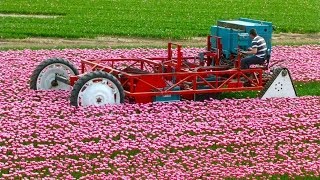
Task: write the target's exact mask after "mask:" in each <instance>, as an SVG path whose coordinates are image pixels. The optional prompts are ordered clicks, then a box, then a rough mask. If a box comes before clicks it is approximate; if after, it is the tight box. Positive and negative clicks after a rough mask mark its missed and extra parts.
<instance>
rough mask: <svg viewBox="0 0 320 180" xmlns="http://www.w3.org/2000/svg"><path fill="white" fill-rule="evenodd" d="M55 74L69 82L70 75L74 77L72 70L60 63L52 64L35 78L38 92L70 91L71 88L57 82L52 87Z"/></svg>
mask: <svg viewBox="0 0 320 180" xmlns="http://www.w3.org/2000/svg"><path fill="white" fill-rule="evenodd" d="M56 74H59V75H60V76H63V77H65V78H67V79H68V80H69V77H70V76H71V75H75V74H74V72H73V70H72V69H71V68H70V67H69V66H67V65H65V64H62V63H53V64H50V65H48V66H47V67H45V68H44V69H43V70H42V71H41V72H40V73H39V76H38V78H37V89H38V90H70V89H71V86H70V85H68V84H65V83H62V82H59V81H58V82H57V85H54V86H53V85H52V82H53V81H54V80H55V76H56Z"/></svg>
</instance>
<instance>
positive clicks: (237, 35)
mask: <svg viewBox="0 0 320 180" xmlns="http://www.w3.org/2000/svg"><path fill="white" fill-rule="evenodd" d="M250 29H256V31H257V33H258V35H259V36H261V37H263V38H264V39H265V40H266V43H267V47H268V53H269V54H270V53H271V38H272V30H273V28H272V23H271V22H266V21H259V20H253V19H247V18H240V19H238V20H226V21H225V20H219V21H218V23H217V25H216V26H212V27H211V29H210V35H212V36H219V37H221V42H222V49H223V54H224V55H225V57H226V58H229V57H230V54H236V53H237V48H238V47H239V46H240V48H241V49H244V50H246V49H248V48H249V47H251V42H252V40H251V38H250V37H249V31H250ZM211 47H212V48H216V42H215V39H214V38H211Z"/></svg>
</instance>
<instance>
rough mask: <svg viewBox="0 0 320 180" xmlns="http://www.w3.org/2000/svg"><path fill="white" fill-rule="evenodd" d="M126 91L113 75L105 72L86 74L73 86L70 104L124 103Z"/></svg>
mask: <svg viewBox="0 0 320 180" xmlns="http://www.w3.org/2000/svg"><path fill="white" fill-rule="evenodd" d="M124 96H125V95H124V90H123V87H122V86H121V83H120V82H119V81H118V79H116V78H115V77H114V76H113V75H111V74H109V73H106V72H103V71H93V72H90V73H88V74H85V75H84V76H82V77H81V78H79V79H78V81H77V82H76V83H75V85H74V86H73V89H72V91H71V97H70V102H71V105H73V106H77V107H78V106H91V105H94V106H102V105H106V104H120V103H123V102H124Z"/></svg>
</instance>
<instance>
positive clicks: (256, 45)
mask: <svg viewBox="0 0 320 180" xmlns="http://www.w3.org/2000/svg"><path fill="white" fill-rule="evenodd" d="M249 36H250V38H251V39H252V47H251V48H248V51H241V53H242V54H248V55H251V56H247V57H245V58H243V59H242V60H241V69H248V68H249V67H250V65H251V64H262V63H264V61H265V56H266V53H267V44H266V41H265V40H264V39H263V37H261V36H259V35H258V34H257V31H256V30H255V29H251V30H250V31H249Z"/></svg>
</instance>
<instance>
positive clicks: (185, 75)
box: [71, 58, 263, 97]
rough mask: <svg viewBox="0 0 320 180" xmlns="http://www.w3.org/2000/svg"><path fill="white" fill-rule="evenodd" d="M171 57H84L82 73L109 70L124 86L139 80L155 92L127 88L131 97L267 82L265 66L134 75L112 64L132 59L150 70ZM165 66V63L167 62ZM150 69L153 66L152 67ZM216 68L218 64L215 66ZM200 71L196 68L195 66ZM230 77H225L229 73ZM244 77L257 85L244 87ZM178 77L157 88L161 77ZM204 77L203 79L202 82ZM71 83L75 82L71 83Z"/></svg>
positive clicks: (240, 87)
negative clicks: (213, 77)
mask: <svg viewBox="0 0 320 180" xmlns="http://www.w3.org/2000/svg"><path fill="white" fill-rule="evenodd" d="M164 59H167V58H153V60H151V59H101V60H83V61H81V67H82V68H81V72H82V73H85V72H86V71H89V72H90V71H94V70H100V71H105V72H108V73H110V74H113V75H114V76H115V77H117V78H118V79H119V80H121V79H125V81H123V82H122V85H123V86H125V85H128V84H129V86H131V85H130V82H131V84H132V86H131V87H133V86H134V85H136V84H137V83H138V82H139V83H141V84H144V85H145V86H148V87H149V88H150V90H151V91H144V92H135V91H134V89H133V88H130V90H126V91H125V93H126V95H128V96H133V97H134V96H141V95H142V96H143V95H165V94H197V93H215V92H229V91H245V90H261V89H262V88H263V81H262V72H263V70H262V69H246V70H241V69H239V68H233V69H228V70H213V71H210V68H208V69H207V71H200V72H197V71H192V70H189V69H184V68H182V69H181V71H183V72H175V73H163V72H161V71H160V72H153V73H150V74H131V73H127V72H125V71H122V70H119V69H115V68H114V67H112V66H113V65H114V64H115V63H116V62H128V61H133V62H134V63H132V64H131V65H137V64H139V66H140V67H141V70H144V69H146V68H147V67H146V66H147V65H149V66H151V67H152V68H155V67H157V66H159V65H160V66H161V64H159V63H156V62H155V61H156V60H159V61H161V60H164ZM103 62H110V63H111V64H112V66H105V65H103V64H102V63H103ZM129 66H130V65H129ZM164 66H165V65H164ZM149 69H150V67H149ZM213 69H214V67H213ZM194 70H196V68H195V69H194ZM246 74H256V75H257V76H256V77H254V78H253V79H251V78H249V77H248V76H246ZM226 75H227V77H228V78H223V77H224V76H226ZM210 76H215V77H216V80H214V81H207V80H206V79H205V78H207V77H210ZM147 77H150V78H152V79H154V80H155V81H154V82H152V83H148V82H146V81H145V80H144V78H147ZM241 77H243V78H245V79H248V81H250V82H251V83H252V84H253V87H243V85H242V84H241V81H240V78H241ZM72 78H74V80H73V82H75V80H76V79H77V78H78V77H72ZM172 78H174V79H176V83H174V84H172V85H170V86H167V88H166V89H165V90H164V89H163V90H161V89H162V88H159V87H157V83H158V80H159V79H172ZM199 79H201V81H199ZM190 83H192V86H190V87H191V89H189V90H174V91H173V90H172V89H173V88H174V87H177V86H182V85H184V84H190ZM235 83H237V84H236V87H230V84H232V85H233V86H234V85H235ZM201 84H204V85H207V86H208V87H210V88H208V89H198V88H197V85H201ZM71 85H73V84H72V83H71Z"/></svg>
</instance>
